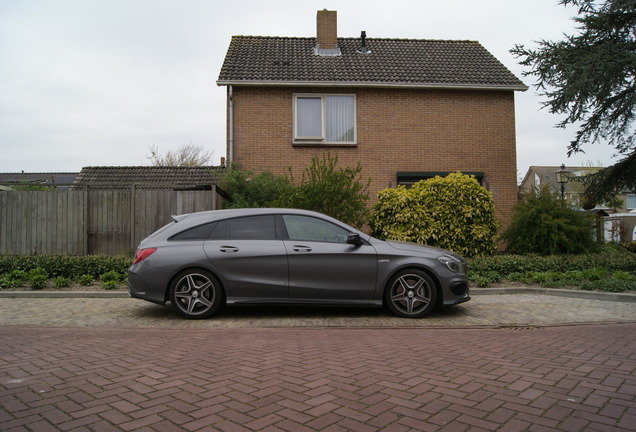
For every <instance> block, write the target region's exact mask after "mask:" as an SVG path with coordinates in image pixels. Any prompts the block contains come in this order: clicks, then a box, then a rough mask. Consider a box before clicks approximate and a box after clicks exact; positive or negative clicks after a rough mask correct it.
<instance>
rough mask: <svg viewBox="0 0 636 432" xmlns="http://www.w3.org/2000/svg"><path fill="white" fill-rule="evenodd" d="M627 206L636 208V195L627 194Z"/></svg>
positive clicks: (631, 208) (630, 208)
mask: <svg viewBox="0 0 636 432" xmlns="http://www.w3.org/2000/svg"><path fill="white" fill-rule="evenodd" d="M625 207H626V208H627V210H634V209H636V195H634V194H627V200H626V202H625Z"/></svg>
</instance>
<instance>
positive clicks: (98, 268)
mask: <svg viewBox="0 0 636 432" xmlns="http://www.w3.org/2000/svg"><path fill="white" fill-rule="evenodd" d="M131 262H132V257H131V256H128V255H118V256H107V255H88V256H69V255H0V274H3V273H10V272H11V271H13V270H21V271H25V272H28V271H30V270H32V269H36V268H41V269H43V270H44V271H45V272H46V273H47V274H48V275H50V276H51V277H57V276H62V277H66V278H69V279H75V278H77V277H78V276H80V275H92V276H93V278H97V277H99V275H100V274H103V273H106V272H108V271H111V270H113V271H116V272H118V273H125V272H126V271H127V270H128V267H130V264H131Z"/></svg>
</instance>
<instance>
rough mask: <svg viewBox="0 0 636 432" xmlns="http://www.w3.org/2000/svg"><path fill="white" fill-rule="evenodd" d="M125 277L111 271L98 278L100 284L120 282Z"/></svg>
mask: <svg viewBox="0 0 636 432" xmlns="http://www.w3.org/2000/svg"><path fill="white" fill-rule="evenodd" d="M124 278H125V276H124V275H123V274H121V273H119V272H116V271H114V270H111V271H109V272H106V273H104V274H102V275H100V276H99V279H100V280H101V281H102V282H118V283H119V282H122V281H123V280H124Z"/></svg>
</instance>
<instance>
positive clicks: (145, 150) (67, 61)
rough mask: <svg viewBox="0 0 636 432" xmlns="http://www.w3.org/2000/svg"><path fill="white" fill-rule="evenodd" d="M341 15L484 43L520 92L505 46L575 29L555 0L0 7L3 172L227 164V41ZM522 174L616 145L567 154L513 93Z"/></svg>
mask: <svg viewBox="0 0 636 432" xmlns="http://www.w3.org/2000/svg"><path fill="white" fill-rule="evenodd" d="M319 9H329V10H336V11H337V12H338V35H339V36H340V37H359V35H360V31H362V30H365V31H366V32H367V36H368V37H369V38H408V39H450V40H453V39H455V40H476V41H479V42H480V43H481V44H482V45H483V46H484V47H485V48H486V49H487V50H488V51H490V52H491V53H492V54H493V55H494V56H495V57H497V58H498V59H499V61H501V62H502V63H503V64H504V65H505V66H506V67H507V68H508V69H510V70H511V71H512V72H513V73H514V74H515V75H517V76H518V77H520V78H521V79H522V80H523V81H524V83H525V84H526V85H531V84H532V83H533V79H532V78H531V77H522V71H523V69H522V68H521V66H519V65H518V62H517V59H515V58H514V57H513V56H512V55H511V54H510V53H509V50H510V49H511V48H512V47H513V46H514V45H515V44H517V43H521V44H526V45H533V41H536V40H539V39H552V40H555V39H561V38H562V35H563V33H572V32H573V31H574V30H573V29H574V24H573V22H572V21H571V18H572V16H574V15H575V13H576V11H575V9H573V8H571V7H568V8H566V7H563V6H561V5H558V4H557V0H479V1H475V0H445V1H440V0H391V1H387V0H384V1H380V0H339V1H335V0H322V1H313V0H307V1H299V0H269V1H263V0H238V1H237V0H234V1H229V0H225V1H216V0H0V172H20V171H25V172H78V171H79V170H80V169H81V168H82V167H85V166H115V165H116V166H119V165H150V161H149V160H148V159H147V155H148V154H149V147H150V146H157V147H158V149H159V152H160V153H165V152H167V151H169V150H176V149H178V148H179V147H181V146H183V145H186V144H190V143H192V144H195V145H200V146H204V147H205V149H206V150H209V151H212V152H214V157H213V164H215V165H217V164H218V163H219V159H220V158H221V157H223V156H225V139H226V136H225V135H226V132H225V122H226V115H225V95H226V93H225V87H217V85H216V79H217V78H218V75H219V71H220V68H221V64H222V63H223V59H224V57H225V53H226V50H227V48H228V45H229V43H230V38H231V36H232V35H257V36H299V37H313V36H315V31H316V12H317V11H318V10H319ZM515 95H516V96H515V97H516V117H517V124H516V127H517V161H518V162H517V170H518V177H522V176H523V175H524V174H525V172H526V171H527V169H528V166H530V165H560V164H561V163H566V164H567V165H573V166H576V165H588V164H589V163H593V164H595V165H597V164H599V163H600V164H601V165H602V166H607V165H608V164H610V163H612V161H615V159H614V158H612V156H613V147H611V146H608V145H605V144H597V145H587V146H585V147H584V149H585V150H586V154H581V155H577V156H575V157H572V158H569V159H568V158H567V145H568V143H569V141H570V140H571V139H572V138H573V136H574V134H575V129H574V128H569V129H566V130H562V129H557V128H555V127H554V125H555V124H556V123H557V122H558V121H559V120H560V118H559V117H557V116H555V115H551V114H549V113H548V112H547V111H546V110H540V107H541V99H540V98H539V97H538V96H537V95H536V93H535V91H534V89H533V88H531V89H530V90H528V91H527V92H523V93H522V92H516V93H515Z"/></svg>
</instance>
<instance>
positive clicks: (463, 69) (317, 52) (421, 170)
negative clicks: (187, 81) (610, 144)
mask: <svg viewBox="0 0 636 432" xmlns="http://www.w3.org/2000/svg"><path fill="white" fill-rule="evenodd" d="M316 28H317V36H316V38H298V37H261V36H258V37H257V36H234V37H232V40H231V42H230V46H229V49H228V51H227V54H226V57H225V61H224V63H223V66H222V68H221V72H220V75H219V78H218V81H217V84H218V85H219V86H226V87H227V156H228V160H229V161H230V162H235V163H236V164H237V165H238V166H239V167H240V168H241V169H247V170H254V171H257V172H258V171H262V170H269V171H272V172H274V173H276V174H284V173H286V172H287V169H288V168H289V167H291V168H292V169H293V172H294V176H295V177H296V178H299V177H300V176H301V174H302V171H303V170H304V168H306V167H307V166H309V164H310V163H311V159H312V157H314V156H320V155H322V154H324V153H325V152H331V154H332V155H337V156H338V158H339V165H341V166H355V165H356V164H357V163H358V162H359V163H360V164H361V166H362V168H363V173H362V175H363V178H365V179H366V178H370V179H371V186H370V193H371V198H372V202H375V200H376V193H377V192H378V191H380V190H382V189H386V188H391V187H395V186H396V185H398V184H405V185H408V184H412V183H414V182H416V181H418V180H420V179H424V178H429V177H432V176H434V175H445V174H447V173H450V172H456V171H461V172H464V173H471V174H474V175H475V176H476V177H477V179H478V180H479V181H480V183H481V184H482V185H483V186H484V187H485V188H487V189H488V190H490V191H491V192H492V193H493V196H494V200H495V204H496V209H497V217H498V218H499V219H500V220H501V221H502V223H503V224H504V226H505V225H507V223H508V220H509V218H510V215H511V210H512V207H513V205H514V204H515V202H516V199H517V181H516V175H517V170H516V143H515V111H514V92H515V91H525V90H527V86H525V85H524V84H523V83H522V82H521V81H520V80H519V79H518V78H517V77H515V76H514V75H513V74H512V73H511V72H510V71H509V70H508V69H506V67H504V66H503V65H502V64H501V63H500V62H499V61H498V60H497V59H496V58H495V57H493V56H492V55H491V54H490V53H489V52H488V51H486V50H485V49H484V48H483V47H482V46H481V45H480V44H479V43H478V42H474V41H446V40H406V39H372V38H367V37H366V35H365V34H364V32H362V34H361V36H360V37H357V38H341V37H338V35H337V15H336V12H335V11H327V10H322V11H318V13H317V22H316Z"/></svg>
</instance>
